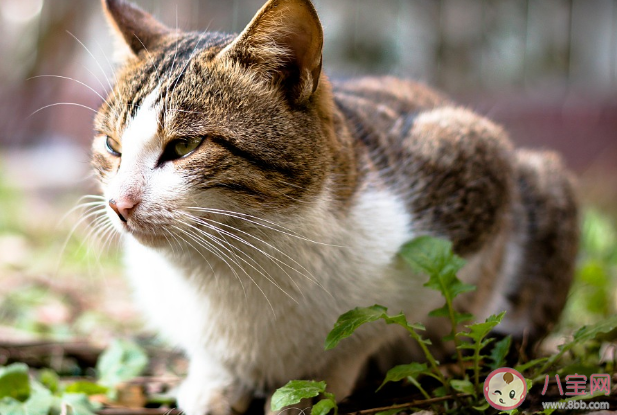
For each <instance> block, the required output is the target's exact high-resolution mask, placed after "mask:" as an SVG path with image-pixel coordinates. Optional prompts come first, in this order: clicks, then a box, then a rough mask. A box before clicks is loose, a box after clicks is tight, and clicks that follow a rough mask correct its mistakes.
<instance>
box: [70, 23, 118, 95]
mask: <svg viewBox="0 0 617 415" xmlns="http://www.w3.org/2000/svg"><path fill="white" fill-rule="evenodd" d="M66 32H67V33H68V34H69V35H71V37H72V38H73V39H75V40H76V41H77V42H78V43H79V44H80V45H81V46H82V47H83V48H84V49H85V50H86V52H88V54H89V55H90V56H91V57H92V59H94V62H95V63H96V65H97V66H98V67H99V69H100V70H101V73H102V74H103V76H104V77H105V79H106V80H107V84H108V85H109V89H110V90H112V89H113V86H112V85H111V82H110V81H109V77H108V76H107V74H106V73H105V71H104V70H103V67H102V66H101V64H100V63H99V61H98V60H97V59H96V58H95V57H94V54H92V52H91V51H90V49H88V48H87V47H86V45H84V44H83V42H82V41H81V40H79V39H77V36H75V35H74V34H72V33H71V32H69V31H68V30H67V31H66Z"/></svg>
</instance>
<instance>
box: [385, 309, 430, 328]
mask: <svg viewBox="0 0 617 415" xmlns="http://www.w3.org/2000/svg"><path fill="white" fill-rule="evenodd" d="M386 311H387V310H386ZM381 317H382V318H383V319H384V321H385V322H386V323H387V324H398V325H399V326H401V327H404V328H405V329H407V331H409V332H415V330H422V331H424V330H426V327H424V325H423V324H420V323H414V324H409V323H408V322H407V318H406V317H405V315H404V314H403V313H400V314H397V315H395V316H389V315H387V314H386V313H385V312H384V313H383V315H382V316H381Z"/></svg>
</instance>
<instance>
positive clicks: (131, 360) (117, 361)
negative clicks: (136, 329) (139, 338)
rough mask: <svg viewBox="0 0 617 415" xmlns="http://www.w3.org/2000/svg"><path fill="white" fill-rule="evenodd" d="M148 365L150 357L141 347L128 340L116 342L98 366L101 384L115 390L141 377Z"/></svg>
mask: <svg viewBox="0 0 617 415" xmlns="http://www.w3.org/2000/svg"><path fill="white" fill-rule="evenodd" d="M147 365H148V356H147V355H146V352H145V351H144V350H143V349H142V348H141V347H139V346H138V345H137V344H135V343H133V342H129V341H126V340H115V341H114V342H113V343H112V344H111V346H109V348H108V349H107V350H105V352H103V354H102V355H101V357H100V358H99V360H98V362H97V364H96V370H97V372H98V375H99V383H100V384H101V385H104V386H107V387H110V388H113V387H115V386H117V385H118V384H120V383H122V382H126V381H128V380H131V379H133V378H135V377H136V376H139V375H140V374H141V373H142V372H143V370H144V369H145V368H146V366H147Z"/></svg>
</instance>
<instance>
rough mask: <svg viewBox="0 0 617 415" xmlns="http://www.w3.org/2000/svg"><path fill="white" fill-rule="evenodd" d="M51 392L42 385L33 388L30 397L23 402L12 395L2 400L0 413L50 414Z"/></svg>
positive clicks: (7, 414) (11, 414)
mask: <svg viewBox="0 0 617 415" xmlns="http://www.w3.org/2000/svg"><path fill="white" fill-rule="evenodd" d="M53 400H54V398H53V396H52V394H51V392H50V391H49V390H47V389H45V388H44V387H42V386H39V387H38V388H32V389H31V391H30V397H29V398H28V399H27V400H26V401H25V402H21V401H18V400H17V399H15V398H12V397H8V396H7V397H4V398H2V399H1V400H0V414H2V415H48V413H49V411H50V409H51V407H52V404H53Z"/></svg>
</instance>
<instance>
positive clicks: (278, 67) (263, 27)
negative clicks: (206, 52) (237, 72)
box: [221, 0, 323, 103]
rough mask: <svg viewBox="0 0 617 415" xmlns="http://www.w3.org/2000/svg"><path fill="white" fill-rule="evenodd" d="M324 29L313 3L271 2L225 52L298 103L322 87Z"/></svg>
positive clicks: (306, 0)
mask: <svg viewBox="0 0 617 415" xmlns="http://www.w3.org/2000/svg"><path fill="white" fill-rule="evenodd" d="M322 47H323V30H322V27H321V23H320V22H319V17H317V12H316V11H315V7H314V6H313V4H312V3H311V1H310V0H269V1H268V2H267V3H266V4H265V5H264V6H263V7H262V8H261V10H259V12H257V14H256V15H255V17H254V18H253V20H252V21H251V22H250V23H249V24H248V26H247V27H246V28H245V29H244V31H243V32H242V33H240V35H239V36H238V37H237V38H236V39H235V40H234V41H233V42H232V43H231V44H230V45H229V46H227V47H226V48H225V49H224V50H223V51H222V52H221V56H224V57H227V58H229V59H232V60H234V61H236V62H239V63H240V64H241V65H244V66H245V67H247V68H250V70H252V71H255V72H256V73H257V74H258V75H259V76H261V77H262V78H265V79H266V80H267V81H270V82H272V83H273V84H276V85H278V86H279V87H281V88H283V89H284V90H285V93H286V94H287V95H288V97H289V98H290V99H291V100H292V101H293V102H296V103H300V102H303V101H306V99H308V98H309V97H310V96H311V95H312V94H313V92H315V90H316V89H317V86H318V84H319V77H320V74H321V58H322V57H321V54H322Z"/></svg>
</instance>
